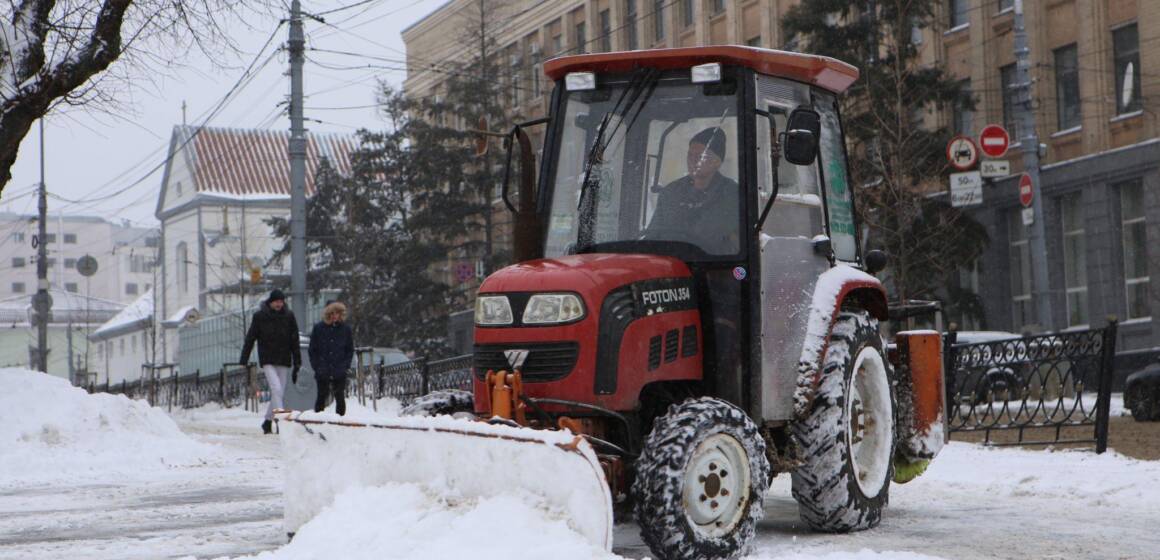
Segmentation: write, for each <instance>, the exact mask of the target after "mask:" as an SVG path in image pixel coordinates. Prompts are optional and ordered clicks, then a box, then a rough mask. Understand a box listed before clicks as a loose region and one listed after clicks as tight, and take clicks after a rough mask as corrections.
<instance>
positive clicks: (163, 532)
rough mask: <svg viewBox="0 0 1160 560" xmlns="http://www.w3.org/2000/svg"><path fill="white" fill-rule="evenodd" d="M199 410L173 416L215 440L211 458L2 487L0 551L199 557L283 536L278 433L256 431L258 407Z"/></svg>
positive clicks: (29, 555) (6, 555)
mask: <svg viewBox="0 0 1160 560" xmlns="http://www.w3.org/2000/svg"><path fill="white" fill-rule="evenodd" d="M201 416H202V417H200V418H194V419H192V420H191V419H182V418H179V419H178V420H179V422H178V424H179V425H180V426H181V428H182V430H183V431H185V432H186V433H187V434H190V435H191V436H193V438H194V439H196V440H198V441H203V442H208V443H215V444H219V445H220V446H221V447H222V452H223V453H222V455H223V457H222V458H221V459H219V460H218V461H213V462H211V463H209V464H206V465H199V466H192V467H190V466H183V467H176V468H173V469H170V470H166V471H163V472H160V473H158V472H148V473H143V474H141V475H137V476H135V475H133V474H131V473H129V474H122V475H119V476H116V477H109V479H107V480H103V481H100V482H82V483H79V484H76V483H70V482H68V478H67V477H62V480H61V481H60V482H52V483H46V484H37V485H33V486H25V487H11V486H8V487H4V486H0V559H4V560H7V559H13V560H16V559H21V560H25V559H28V560H31V559H40V558H43V559H49V558H70V559H82V558H93V559H98V558H99V559H121V558H126V559H128V558H134V559H136V558H140V559H146V558H148V559H156V558H178V557H183V556H186V555H193V556H196V557H201V558H204V557H218V556H225V555H228V556H234V555H241V554H249V553H253V552H258V551H262V550H268V549H271V548H276V547H278V546H280V545H282V544H283V543H285V540H286V539H285V534H284V532H283V531H282V475H281V461H280V458H279V449H278V440H277V438H276V437H273V436H268V437H262V436H261V434H260V432H259V431H258V429H257V424H258V422H259V421H260V418H259V417H258V416H257V415H253V414H248V413H244V412H236V411H224V415H222V414H210V415H201ZM127 459H129V461H130V462H131V458H127ZM61 468H62V469H67V468H68V465H61Z"/></svg>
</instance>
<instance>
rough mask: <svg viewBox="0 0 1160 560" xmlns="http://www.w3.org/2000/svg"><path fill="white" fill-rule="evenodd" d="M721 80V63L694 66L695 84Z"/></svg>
mask: <svg viewBox="0 0 1160 560" xmlns="http://www.w3.org/2000/svg"><path fill="white" fill-rule="evenodd" d="M720 81H721V64H720V63H717V62H710V63H709V64H700V65H697V66H694V67H693V83H694V84H712V83H716V82H720Z"/></svg>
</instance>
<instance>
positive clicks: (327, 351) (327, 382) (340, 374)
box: [309, 301, 354, 416]
mask: <svg viewBox="0 0 1160 560" xmlns="http://www.w3.org/2000/svg"><path fill="white" fill-rule="evenodd" d="M309 354H310V367H311V368H313V369H314V381H315V382H316V383H318V398H317V399H315V401H314V412H322V409H323V408H326V400H327V397H328V396H329V395H331V394H333V395H334V403H335V404H334V410H335V412H337V413H338V415H339V416H342V415H345V414H346V375H347V370H349V369H350V360H351V359H352V358H354V335H353V334H352V333H351V331H350V326H349V325H347V324H346V306H345V305H343V304H342V302H338V301H335V302H331V303H330V304H328V305H327V306H326V309H324V310H323V311H322V320H321V321H319V322H318V323H317V324H315V325H314V329H313V330H312V331H310V351H309Z"/></svg>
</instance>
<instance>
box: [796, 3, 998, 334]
mask: <svg viewBox="0 0 1160 560" xmlns="http://www.w3.org/2000/svg"><path fill="white" fill-rule="evenodd" d="M938 9H939V6H938V2H935V1H934V0H812V1H810V2H803V3H801V4H799V5H798V6H795V7H794V8H792V9H791V10H789V12H788V13H787V14H786V17H785V18H784V19H783V21H782V26H783V29H784V31H785V32H786V36H788V37H792V38H793V39H792V41H791V44H792V45H793V47H795V48H797V49H799V50H801V51H802V52H808V53H811V54H820V55H826V56H831V57H834V58H837V59H839V60H844V61H846V62H849V63H851V64H853V65H855V66H857V67H858V69H859V70H860V72H861V76H860V77H859V79H858V81H857V82H855V83H854V85H853V86H852V87H851V88H850V90H849V91H848V92H847V94H846V96H845V97H844V98H843V102H842V111H843V121H844V127H845V132H846V141H847V147H848V152H849V161H850V176H851V178H852V184H854V185H862V187H861V188H858V189H856V190H855V193H856V200H855V203H856V204H857V206H858V208H859V209H860V218H861V221H862V223H863V225H866V226H869V230H870V236H869V238H870V239H869V244H870V246H871V247H878V248H882V249H883V250H885V251H886V252H887V253H888V254H889V256H890V260H889V264H888V270H887V272H888V278H889V282H888V285H889V287H890V289H891V291H892V292H893V293H892V294H891V295H892V297H893V298H897V299H900V300H906V299H940V300H943V301H944V303H947V304H949V307H950V308H951V309H952V311H954V312H957V313H960V314H961V313H966V314H968V315H972V314H974V315H976V316H977V314H978V313H980V311H979V310H981V306H980V305H978V301H977V296H975V295H974V294H970V293H969V292H965V291H963V290H958V289H953V288H952V289H948V288H947V286H950V285H952V284H953V282H952V281H951V279H952V278H954V277H955V275H956V274H957V273H958V271H959V270H960V269H961V268H963V267H967V266H969V265H970V264H971V263H972V262H973V261H974V260H975V259H977V258H978V257H979V255H981V254H982V251H983V249H984V248H985V247H986V244H987V243H988V238H987V234H986V230H985V229H984V228H983V227H982V226H981V225H979V224H978V223H977V222H975V221H974V220H973V219H971V218H970V217H969V216H968V215H966V214H965V213H964V212H962V211H960V210H959V209H957V208H952V207H951V206H950V205H949V204H948V202H947V201H945V199H941V198H931V197H928V196H927V194H928V193H929V192H930V189H929V187H930V186H931V185H932V184H933V183H934V182H938V183H940V184H946V175H947V173H948V171H949V169H948V168H947V165H946V162H945V159H944V149H945V146H946V143H947V141H948V140H949V139H950V136H951V131H949V130H947V129H946V128H945V127H938V126H933V125H932V124H931V122H930V121H931V119H924V116H925V115H928V114H934V113H935V112H937V111H940V110H944V109H946V108H950V107H955V106H962V107H966V108H971V107H973V101H972V100H970V99H969V98H968V97H967V95H966V94H965V93H964V92H963V91H962V90H961V87H960V85H959V82H958V81H957V80H956V79H955V78H954V77H952V76H951V75H950V74H948V73H947V71H946V69H945V68H944V67H942V66H938V65H927V64H922V63H920V60H919V55H920V52H919V45H918V44H916V42H915V41H914V40H913V37H914V34H915V32H916V31H915V30H919V31H925V30H928V29H933V28H935V27H936V21H937V19H936V15H937V13H938ZM924 187H927V188H924ZM980 318H981V317H980Z"/></svg>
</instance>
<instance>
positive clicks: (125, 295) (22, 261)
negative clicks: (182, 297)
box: [0, 213, 159, 304]
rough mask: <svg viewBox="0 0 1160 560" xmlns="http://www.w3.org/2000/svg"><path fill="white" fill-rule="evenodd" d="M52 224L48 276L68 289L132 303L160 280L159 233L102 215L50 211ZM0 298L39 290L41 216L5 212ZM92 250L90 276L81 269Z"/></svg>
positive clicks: (1, 227) (0, 229)
mask: <svg viewBox="0 0 1160 560" xmlns="http://www.w3.org/2000/svg"><path fill="white" fill-rule="evenodd" d="M47 221H48V224H47V229H48V231H47V234H48V235H47V238H46V242H47V244H48V281H49V284H50V285H51V286H52V287H53V288H57V289H60V290H62V291H66V292H72V293H77V294H85V295H89V296H91V297H96V298H101V299H105V300H112V301H117V302H121V303H124V304H128V303H130V302H132V301H133V300H135V299H137V296H139V295H140V294H142V293H144V292H145V291H147V290H149V288H151V287H152V286H153V284H154V283H155V280H154V278H153V276H154V274H153V263H154V261H155V260H156V258H157V244H158V240H159V236H158V232H157V230H155V229H152V228H143V227H134V226H131V225H129V224H128V223H122V224H117V223H113V222H110V221H109V220H106V219H104V218H100V217H97V216H67V215H56V216H53V215H50V216H49V217H48V220H47ZM0 232H2V238H0V254H2V255H3V261H0V270H2V271H3V278H4V280H3V281H2V282H0V299H3V298H8V297H15V296H20V295H26V296H28V297H31V296H32V294H34V293H36V258H37V249H36V247H35V246H34V244H33V240H34V238H35V237H36V235H37V232H38V225H37V217H36V215H29V214H14V213H0ZM85 255H89V256H92V257H93V258H94V259H96V261H97V272H96V274H94V275H93V276H91V277H87V278H86V277H85V276H83V275H82V274H81V273H80V272H79V271H78V270H77V261H78V260H80V258H81V257H83V256H85Z"/></svg>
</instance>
